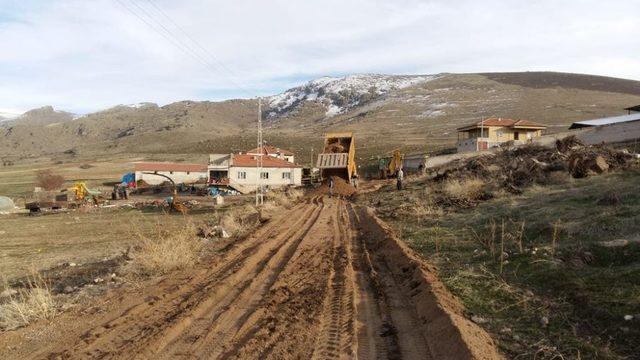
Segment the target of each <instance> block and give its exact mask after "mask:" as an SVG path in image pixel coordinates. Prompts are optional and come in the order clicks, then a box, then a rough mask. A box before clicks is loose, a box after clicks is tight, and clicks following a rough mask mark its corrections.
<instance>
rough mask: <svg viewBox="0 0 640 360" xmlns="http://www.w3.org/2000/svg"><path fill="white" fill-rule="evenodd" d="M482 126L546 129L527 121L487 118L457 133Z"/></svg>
mask: <svg viewBox="0 0 640 360" xmlns="http://www.w3.org/2000/svg"><path fill="white" fill-rule="evenodd" d="M482 126H504V127H525V128H536V129H546V128H547V127H546V126H545V125H542V124H539V123H537V122H533V121H529V120H513V119H503V118H495V117H493V118H488V119H485V120H482V121H478V122H477V123H473V124H469V125H465V126H463V127H460V128H458V131H465V130H471V129H477V128H480V127H482Z"/></svg>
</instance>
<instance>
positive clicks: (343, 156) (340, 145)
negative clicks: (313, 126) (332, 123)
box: [317, 132, 357, 184]
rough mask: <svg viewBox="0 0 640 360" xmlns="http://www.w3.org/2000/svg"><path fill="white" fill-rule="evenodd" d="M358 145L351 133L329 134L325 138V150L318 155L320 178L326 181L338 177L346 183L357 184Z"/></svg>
mask: <svg viewBox="0 0 640 360" xmlns="http://www.w3.org/2000/svg"><path fill="white" fill-rule="evenodd" d="M355 157H356V144H355V139H354V138H353V133H351V132H340V133H327V134H326V135H325V137H324V150H323V151H322V153H321V154H318V163H317V167H318V168H319V169H320V176H321V177H322V178H323V179H326V178H328V177H330V176H338V177H341V178H343V179H344V180H345V181H347V182H350V183H352V184H353V183H355V179H356V178H357V174H356V162H355Z"/></svg>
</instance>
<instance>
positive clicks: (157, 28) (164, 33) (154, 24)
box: [117, 0, 252, 97]
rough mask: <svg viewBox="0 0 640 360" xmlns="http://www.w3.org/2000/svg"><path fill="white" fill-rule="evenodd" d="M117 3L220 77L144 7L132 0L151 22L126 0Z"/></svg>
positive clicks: (207, 63)
mask: <svg viewBox="0 0 640 360" xmlns="http://www.w3.org/2000/svg"><path fill="white" fill-rule="evenodd" d="M117 1H118V3H119V4H120V5H121V6H122V7H124V8H125V9H126V10H127V11H128V12H130V13H131V14H132V15H134V16H135V17H136V18H138V19H139V20H140V21H142V22H143V23H145V24H146V25H147V26H148V27H149V28H150V29H152V30H153V31H154V32H156V33H157V34H159V35H160V36H162V37H163V38H165V39H166V40H167V41H169V42H170V43H171V44H172V45H174V46H175V47H177V48H178V49H179V50H180V51H182V52H183V53H185V54H186V55H187V56H190V57H191V58H193V59H195V60H196V61H198V62H200V63H201V64H202V65H203V66H204V68H205V69H207V70H208V71H209V72H211V73H212V74H213V75H215V76H219V75H220V73H219V72H217V71H216V70H214V69H213V66H212V65H211V64H210V63H209V62H208V61H207V60H206V59H205V58H204V57H202V56H201V55H200V54H198V52H197V51H195V50H194V49H193V48H192V47H191V46H189V45H188V44H185V43H184V42H183V41H182V40H181V39H180V38H179V37H178V36H176V35H175V34H174V33H173V32H172V31H171V30H169V29H168V28H167V27H166V26H164V25H163V24H162V22H160V21H159V20H157V19H156V18H155V17H154V16H153V15H151V14H150V13H149V12H148V11H147V10H145V9H144V8H143V7H141V6H140V5H138V4H137V3H136V2H135V1H134V0H130V2H131V4H132V5H133V6H135V7H136V8H137V9H138V10H139V12H140V13H142V14H143V15H144V16H146V17H147V18H148V19H150V21H151V22H150V21H149V20H147V19H146V18H145V17H144V16H141V14H140V13H139V12H137V11H135V10H134V9H133V8H131V7H129V6H127V4H126V3H125V2H124V0H117ZM230 80H231V81H232V82H233V84H234V86H235V87H236V88H238V89H239V90H240V91H242V92H244V93H245V94H246V95H248V96H249V97H252V96H251V94H250V93H249V92H248V91H247V90H246V89H244V88H243V87H241V86H240V85H238V84H237V83H235V82H234V81H233V79H230Z"/></svg>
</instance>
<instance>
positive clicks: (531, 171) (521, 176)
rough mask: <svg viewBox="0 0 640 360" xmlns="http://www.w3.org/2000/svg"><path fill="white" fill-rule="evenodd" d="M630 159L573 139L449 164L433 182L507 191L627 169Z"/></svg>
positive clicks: (569, 138) (620, 153) (612, 151)
mask: <svg viewBox="0 0 640 360" xmlns="http://www.w3.org/2000/svg"><path fill="white" fill-rule="evenodd" d="M633 164H634V161H633V156H632V155H631V154H629V153H628V152H626V151H623V150H616V149H613V148H610V147H607V146H605V145H593V146H585V145H584V144H583V143H582V142H581V141H580V140H579V139H577V138H575V137H567V138H565V139H562V140H558V141H557V143H556V148H555V149H553V148H548V147H544V146H540V145H534V144H531V145H524V146H520V147H515V148H511V149H504V150H503V151H500V152H497V153H495V154H490V155H482V156H478V157H475V158H471V159H463V160H458V161H455V162H452V163H450V164H447V165H445V166H442V167H440V168H438V169H436V175H435V178H434V180H435V181H437V182H440V181H445V180H449V179H456V180H464V179H473V178H479V179H482V180H484V181H485V182H487V183H493V184H495V185H497V187H502V188H505V189H506V190H507V191H510V192H513V193H519V192H520V191H521V189H522V188H524V187H527V186H530V185H533V184H540V185H546V184H550V183H553V182H554V178H557V175H558V173H565V174H567V173H568V174H569V175H570V176H572V177H574V178H582V177H587V176H590V175H595V174H600V173H603V172H607V171H611V170H616V169H622V168H627V167H630V166H632V165H633Z"/></svg>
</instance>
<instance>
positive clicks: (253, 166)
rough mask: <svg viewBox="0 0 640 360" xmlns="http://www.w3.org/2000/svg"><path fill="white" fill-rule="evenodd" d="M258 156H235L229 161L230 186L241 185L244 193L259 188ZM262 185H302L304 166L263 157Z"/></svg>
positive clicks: (272, 186)
mask: <svg viewBox="0 0 640 360" xmlns="http://www.w3.org/2000/svg"><path fill="white" fill-rule="evenodd" d="M257 158H258V156H257V155H250V154H233V155H232V156H231V159H230V161H229V172H228V174H229V185H231V186H234V185H240V186H239V187H241V188H242V189H239V190H240V191H242V192H249V191H254V190H256V189H257V188H258V159H257ZM259 176H260V179H259V181H260V184H262V185H264V186H266V187H267V188H278V187H282V186H287V185H291V186H300V185H302V166H300V165H296V164H294V163H292V162H289V161H287V160H283V159H281V158H276V157H273V156H266V155H263V157H262V171H261V172H260V175H259Z"/></svg>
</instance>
